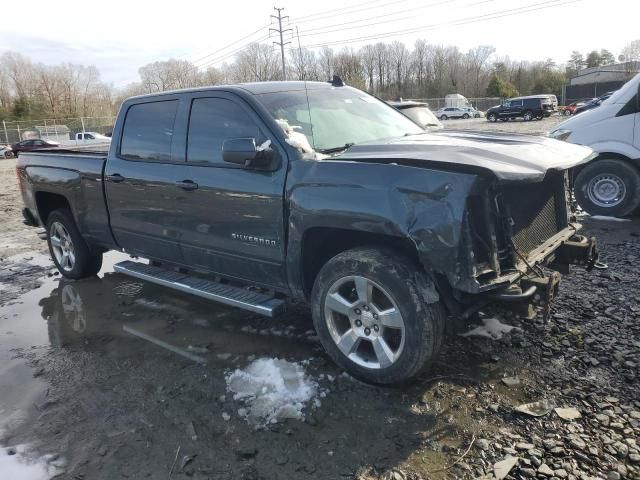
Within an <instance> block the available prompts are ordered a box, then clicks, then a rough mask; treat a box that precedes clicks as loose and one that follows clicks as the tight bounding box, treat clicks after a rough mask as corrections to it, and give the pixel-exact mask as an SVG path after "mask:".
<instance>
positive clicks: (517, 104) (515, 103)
mask: <svg viewBox="0 0 640 480" xmlns="http://www.w3.org/2000/svg"><path fill="white" fill-rule="evenodd" d="M511 106H512V107H521V106H522V100H512V101H511Z"/></svg>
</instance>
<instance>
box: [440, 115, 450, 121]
mask: <svg viewBox="0 0 640 480" xmlns="http://www.w3.org/2000/svg"><path fill="white" fill-rule="evenodd" d="M448 118H449V117H447V116H446V115H440V120H447V119H448Z"/></svg>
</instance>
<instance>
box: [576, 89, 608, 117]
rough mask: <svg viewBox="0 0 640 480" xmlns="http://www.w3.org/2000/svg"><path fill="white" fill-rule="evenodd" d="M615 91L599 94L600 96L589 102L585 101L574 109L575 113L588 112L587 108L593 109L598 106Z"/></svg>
mask: <svg viewBox="0 0 640 480" xmlns="http://www.w3.org/2000/svg"><path fill="white" fill-rule="evenodd" d="M613 93H614V92H607V93H605V94H604V95H601V96H599V97H598V98H593V99H591V100H589V101H588V102H585V103H583V104H582V105H580V106H579V107H577V108H576V109H575V110H574V112H573V114H574V115H577V114H579V113H582V112H586V111H587V110H593V109H594V108H598V107H599V106H600V105H601V104H602V102H604V101H605V100H606V99H607V98H609V97H610V96H611V95H613Z"/></svg>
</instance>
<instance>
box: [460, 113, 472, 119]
mask: <svg viewBox="0 0 640 480" xmlns="http://www.w3.org/2000/svg"><path fill="white" fill-rule="evenodd" d="M462 118H464V119H465V120H467V119H469V118H470V117H469V114H468V113H465V114H464V115H462Z"/></svg>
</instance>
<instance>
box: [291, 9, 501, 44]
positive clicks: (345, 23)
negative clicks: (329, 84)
mask: <svg viewBox="0 0 640 480" xmlns="http://www.w3.org/2000/svg"><path fill="white" fill-rule="evenodd" d="M458 1H460V0H443V1H441V2H436V3H430V4H428V5H421V6H419V7H415V8H410V9H405V10H400V11H397V12H391V13H386V14H385V16H384V20H381V21H379V22H375V23H370V24H366V25H360V26H353V27H348V28H347V29H346V30H351V29H357V28H363V27H368V26H370V25H379V24H382V23H390V22H398V21H401V20H406V19H410V18H415V15H410V16H405V17H400V18H396V19H389V18H388V17H390V16H391V17H392V16H394V15H398V14H401V13H407V12H412V11H416V10H424V9H425V8H432V7H437V6H440V5H444V4H447V3H453V2H458ZM489 1H495V0H489ZM483 3H486V0H485V2H483ZM379 19H380V15H376V16H374V17H368V18H361V19H359V20H351V21H348V22H343V23H334V24H331V25H324V26H321V27H315V28H310V29H308V30H304V31H303V33H302V35H301V36H302V37H310V36H313V35H320V34H321V33H330V32H339V31H342V30H345V29H344V28H338V29H333V30H327V31H326V32H323V31H322V30H324V29H326V28H334V27H340V26H343V25H351V24H354V23H362V22H366V21H369V20H379ZM318 30H320V31H319V32H318V33H309V32H317V31H318Z"/></svg>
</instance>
